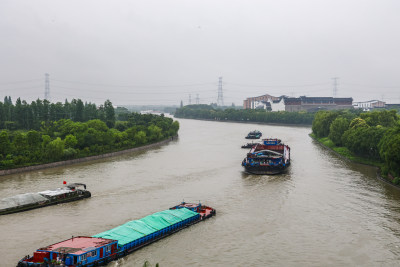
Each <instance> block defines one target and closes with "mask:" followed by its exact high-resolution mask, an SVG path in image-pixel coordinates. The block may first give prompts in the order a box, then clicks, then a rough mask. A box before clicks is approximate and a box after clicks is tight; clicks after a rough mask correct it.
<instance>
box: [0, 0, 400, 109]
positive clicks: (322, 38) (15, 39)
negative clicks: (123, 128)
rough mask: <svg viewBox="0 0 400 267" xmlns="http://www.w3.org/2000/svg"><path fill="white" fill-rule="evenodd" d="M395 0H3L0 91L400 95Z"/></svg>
mask: <svg viewBox="0 0 400 267" xmlns="http://www.w3.org/2000/svg"><path fill="white" fill-rule="evenodd" d="M399 14H400V1H398V0H279V1H278V0H258V1H256V0H242V1H235V0H212V1H211V0H141V1H139V0H108V1H104V0H92V1H88V0H1V1H0V38H1V41H0V94H1V95H0V96H1V99H0V101H2V100H3V98H4V96H5V95H11V96H12V98H13V100H15V99H16V98H17V97H21V99H25V100H28V102H30V101H32V100H34V99H37V98H41V99H43V98H44V88H45V82H44V80H45V75H44V74H45V73H49V74H50V97H51V101H52V102H55V101H62V102H63V101H64V100H65V99H66V98H67V99H69V100H71V99H72V98H81V99H82V100H84V101H88V102H94V103H102V102H104V100H106V99H110V100H111V101H112V103H113V104H114V105H129V104H134V105H141V104H165V105H179V104H180V101H181V100H183V103H184V104H188V102H189V95H190V96H191V102H192V104H194V103H196V98H197V97H198V101H199V103H204V104H208V103H211V102H214V103H215V102H217V96H218V77H223V86H222V87H223V99H224V103H225V104H227V105H230V104H232V103H235V104H236V105H242V104H243V100H244V99H245V98H246V97H252V96H258V95H263V94H271V95H274V96H280V95H288V96H295V97H297V96H301V95H307V96H333V79H332V78H333V77H339V79H338V80H337V81H338V86H337V97H353V99H354V101H363V100H371V99H380V100H382V99H383V100H385V101H387V102H389V103H400V75H399V74H400V73H399V72H400V15H399Z"/></svg>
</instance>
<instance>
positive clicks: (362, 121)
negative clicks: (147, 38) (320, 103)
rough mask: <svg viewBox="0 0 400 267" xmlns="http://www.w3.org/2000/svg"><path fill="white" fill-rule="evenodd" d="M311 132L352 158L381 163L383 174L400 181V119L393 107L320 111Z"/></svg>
mask: <svg viewBox="0 0 400 267" xmlns="http://www.w3.org/2000/svg"><path fill="white" fill-rule="evenodd" d="M312 136H313V137H315V138H316V139H317V140H319V141H320V142H321V143H323V144H324V145H326V146H328V147H330V148H332V149H333V150H334V151H336V152H338V153H340V154H341V155H343V156H345V157H347V158H349V159H351V160H354V161H357V162H360V163H365V164H369V165H374V166H378V167H380V168H381V173H382V175H383V176H384V177H385V178H387V179H388V180H389V181H391V182H393V183H394V184H398V183H399V177H400V120H399V116H398V114H397V112H396V111H395V110H391V111H386V110H385V111H374V112H363V113H359V114H357V113H354V112H351V111H319V112H317V113H316V115H315V118H314V120H313V123H312Z"/></svg>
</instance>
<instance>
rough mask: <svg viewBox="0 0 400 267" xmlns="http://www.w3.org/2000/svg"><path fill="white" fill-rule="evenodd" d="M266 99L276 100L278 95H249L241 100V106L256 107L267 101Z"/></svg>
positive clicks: (245, 107) (246, 107)
mask: <svg viewBox="0 0 400 267" xmlns="http://www.w3.org/2000/svg"><path fill="white" fill-rule="evenodd" d="M268 99H271V100H277V99H279V97H275V96H272V95H262V96H256V97H249V98H247V99H246V100H244V101H243V108H244V109H256V108H257V107H258V106H259V105H260V104H261V105H262V103H263V102H267V101H268Z"/></svg>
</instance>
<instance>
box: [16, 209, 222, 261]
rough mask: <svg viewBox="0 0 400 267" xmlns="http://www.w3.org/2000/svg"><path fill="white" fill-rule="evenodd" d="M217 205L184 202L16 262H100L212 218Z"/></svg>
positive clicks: (46, 249) (38, 252)
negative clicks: (213, 206) (214, 206)
mask: <svg viewBox="0 0 400 267" xmlns="http://www.w3.org/2000/svg"><path fill="white" fill-rule="evenodd" d="M215 214H216V211H215V209H213V208H211V207H209V206H204V205H202V204H200V203H199V204H192V203H185V202H182V203H181V204H179V205H177V206H174V207H172V208H170V209H168V210H164V211H160V212H156V213H154V214H151V215H148V216H146V217H144V218H142V219H139V220H133V221H129V222H126V223H124V224H122V225H120V226H118V227H115V228H113V229H110V230H107V231H104V232H102V233H99V234H96V235H93V236H91V237H87V236H78V237H72V238H70V239H67V240H64V241H61V242H59V243H55V244H53V245H50V246H47V247H44V248H40V249H38V250H36V251H35V252H34V253H33V256H29V255H28V256H25V257H24V258H23V259H21V260H20V261H19V262H18V264H17V266H18V267H22V266H35V267H39V266H40V267H47V266H55V267H58V266H69V267H72V266H101V265H106V264H107V263H109V262H110V261H113V260H116V259H119V258H121V257H123V256H125V255H127V254H129V253H132V252H133V251H135V250H137V249H139V248H142V247H144V246H146V245H148V244H151V243H153V242H155V241H157V240H159V239H161V238H164V237H166V236H168V235H171V234H173V233H175V232H177V231H179V230H182V229H183V228H186V227H188V226H191V225H193V224H195V223H198V222H200V221H203V220H205V219H207V218H210V217H212V216H214V215H215Z"/></svg>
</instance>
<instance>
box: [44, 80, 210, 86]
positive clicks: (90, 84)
mask: <svg viewBox="0 0 400 267" xmlns="http://www.w3.org/2000/svg"><path fill="white" fill-rule="evenodd" d="M52 81H55V82H61V83H75V84H82V85H88V86H100V87H127V88H134V87H138V88H169V87H188V86H202V85H215V83H197V84H176V85H137V84H136V85H118V84H95V83H86V82H75V81H62V80H55V79H52Z"/></svg>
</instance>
